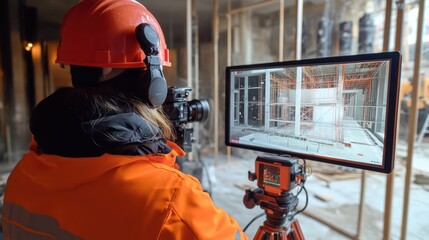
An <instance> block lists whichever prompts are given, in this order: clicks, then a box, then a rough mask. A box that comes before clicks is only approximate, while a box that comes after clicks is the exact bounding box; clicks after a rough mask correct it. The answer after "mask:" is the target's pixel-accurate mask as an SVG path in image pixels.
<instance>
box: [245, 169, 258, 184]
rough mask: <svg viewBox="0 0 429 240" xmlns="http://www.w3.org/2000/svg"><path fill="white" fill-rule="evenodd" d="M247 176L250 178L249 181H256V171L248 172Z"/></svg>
mask: <svg viewBox="0 0 429 240" xmlns="http://www.w3.org/2000/svg"><path fill="white" fill-rule="evenodd" d="M247 178H248V179H249V181H252V182H253V181H255V180H256V173H252V172H251V171H248V172H247Z"/></svg>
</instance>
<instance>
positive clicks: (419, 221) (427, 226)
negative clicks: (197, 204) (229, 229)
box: [203, 145, 429, 240]
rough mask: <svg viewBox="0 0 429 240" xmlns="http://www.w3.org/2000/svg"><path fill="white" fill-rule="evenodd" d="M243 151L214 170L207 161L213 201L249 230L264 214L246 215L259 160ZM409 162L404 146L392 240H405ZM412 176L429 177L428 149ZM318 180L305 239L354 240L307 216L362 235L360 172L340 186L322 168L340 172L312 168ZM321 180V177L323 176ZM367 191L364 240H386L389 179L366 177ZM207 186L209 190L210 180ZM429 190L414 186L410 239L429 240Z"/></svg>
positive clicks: (312, 185)
mask: <svg viewBox="0 0 429 240" xmlns="http://www.w3.org/2000/svg"><path fill="white" fill-rule="evenodd" d="M246 151H247V150H244V151H240V156H241V157H235V156H233V157H232V159H231V160H230V161H227V160H226V156H225V155H220V156H219V160H218V164H217V166H216V167H214V166H213V165H212V163H211V161H212V160H211V158H210V156H205V157H203V160H204V161H205V162H206V163H207V165H208V166H209V167H208V172H210V175H211V176H212V177H211V182H212V197H213V199H214V202H215V204H216V205H218V206H220V207H222V208H224V209H225V210H226V211H227V212H228V213H229V214H230V215H232V216H233V217H234V218H235V219H236V220H237V221H238V222H239V224H240V226H242V228H244V227H245V226H246V225H247V224H248V223H249V221H250V220H251V219H252V218H253V217H255V216H256V215H258V214H259V213H262V212H263V211H262V210H261V209H260V207H259V206H256V207H255V208H253V209H247V208H246V207H245V206H244V205H243V203H242V200H243V196H244V190H243V188H242V187H243V186H246V185H247V186H253V187H254V186H256V184H255V183H254V182H250V181H248V179H247V171H248V170H251V171H253V170H254V159H255V157H256V156H257V155H258V154H261V153H256V152H252V151H247V152H246ZM405 156H406V146H404V145H399V146H398V147H397V154H396V166H395V182H394V199H393V209H392V215H393V217H392V225H391V226H392V227H391V228H392V233H391V236H392V239H400V236H401V225H402V211H403V210H402V209H403V198H404V197H403V196H404V185H405V180H404V176H405V168H404V165H405V160H404V159H405ZM413 162H414V163H413V174H416V173H424V174H429V148H427V147H416V149H415V152H414V160H413ZM310 164H311V165H312V168H313V171H314V173H313V175H312V176H310V177H309V178H308V179H307V181H306V183H305V186H306V189H307V190H308V195H309V203H308V207H307V209H306V211H305V212H304V213H302V214H299V215H297V216H296V219H298V221H299V223H300V225H301V229H302V231H303V233H304V236H305V238H306V239H310V240H313V239H314V240H318V239H333V240H336V239H338V240H340V239H350V238H349V237H347V236H345V235H343V234H341V233H339V232H338V231H335V230H333V229H331V228H330V227H328V226H326V225H325V224H322V223H320V222H318V221H316V220H314V219H313V218H312V217H309V216H307V214H312V215H315V216H317V217H319V218H323V219H326V220H327V221H329V222H330V223H332V224H334V225H336V226H339V228H340V229H343V230H344V231H346V232H347V233H349V234H350V235H355V234H356V232H357V216H358V203H359V198H360V185H361V177H360V171H356V170H353V169H345V170H344V169H343V170H344V171H349V172H350V173H348V174H345V175H344V176H348V177H342V178H340V179H337V180H332V181H330V182H329V181H328V180H327V179H326V178H323V179H321V178H320V174H317V173H318V172H319V171H318V170H319V168H323V169H332V168H334V169H336V168H337V167H336V166H333V165H329V164H319V163H316V162H310ZM318 175H319V176H318ZM366 175H367V177H366V191H365V207H364V209H365V210H364V224H363V228H362V232H361V237H360V239H365V240H367V239H368V240H371V239H375V240H377V239H383V225H384V223H383V213H384V204H385V197H384V195H385V191H386V190H385V182H386V176H385V175H383V174H379V173H373V172H367V173H366ZM203 185H204V186H208V181H207V179H206V180H205V181H204V179H203ZM299 199H300V204H299V206H298V208H301V207H302V206H303V205H304V202H305V197H304V194H303V193H302V194H300V196H299ZM427 199H429V185H421V184H416V183H414V182H413V183H412V185H411V194H410V207H409V218H408V219H409V220H408V231H407V239H412V240H424V239H427V236H428V235H429V220H428V218H427V216H428V215H429V203H428V202H427V201H428V200H427ZM264 220H265V217H261V218H259V219H258V220H256V221H255V222H254V223H253V224H252V225H251V226H250V227H249V228H248V229H247V231H246V233H247V234H248V236H249V237H250V239H253V236H254V234H255V233H256V231H257V229H258V227H259V226H260V225H261V224H262V223H263V221H264Z"/></svg>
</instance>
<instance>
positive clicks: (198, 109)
mask: <svg viewBox="0 0 429 240" xmlns="http://www.w3.org/2000/svg"><path fill="white" fill-rule="evenodd" d="M188 106H189V113H190V114H189V115H188V121H189V122H194V121H197V122H202V121H205V120H206V119H207V118H208V117H209V114H210V105H209V102H208V101H207V100H196V99H194V100H192V101H189V102H188Z"/></svg>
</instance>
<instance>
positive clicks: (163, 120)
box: [30, 0, 174, 157]
mask: <svg viewBox="0 0 429 240" xmlns="http://www.w3.org/2000/svg"><path fill="white" fill-rule="evenodd" d="M56 62H57V63H60V64H64V65H70V69H71V77H72V82H73V85H74V87H73V88H63V89H59V90H58V91H56V92H55V93H54V94H52V95H51V96H49V97H48V98H46V99H44V100H43V101H42V102H40V103H39V104H38V105H37V107H36V108H35V110H34V112H33V114H32V118H31V124H30V125H31V127H30V129H31V131H32V133H33V135H34V138H35V140H36V142H37V143H38V145H39V147H40V148H41V150H42V151H43V152H46V153H50V154H57V155H62V156H72V157H82V156H97V155H100V154H103V153H114V154H117V153H119V154H132V155H133V154H141V153H147V152H149V153H158V152H162V153H165V151H168V147H166V145H165V144H164V140H165V139H167V140H173V138H174V136H173V131H172V128H171V123H170V121H169V119H168V118H167V117H166V116H165V115H164V114H162V108H157V107H158V106H160V105H162V103H163V102H164V100H165V97H166V95H167V83H166V81H165V79H164V76H163V73H162V66H168V65H170V63H169V60H168V50H167V48H166V44H165V39H164V35H163V33H162V31H161V28H160V26H159V24H158V22H157V21H156V20H155V18H154V17H153V16H152V14H151V13H150V12H149V11H148V10H146V8H145V7H143V6H142V5H141V4H140V3H138V2H136V1H133V0H83V1H80V2H79V3H78V4H77V5H76V6H74V7H73V8H71V9H70V10H69V11H68V12H67V13H66V15H65V17H64V20H63V23H62V26H61V39H60V43H59V46H58V53H57V60H56ZM139 116H140V117H139ZM143 123H144V124H143ZM142 124H143V125H142ZM142 126H146V127H145V128H142ZM117 130H118V131H119V130H121V131H120V133H118V134H120V135H118V134H117V132H116V131H117ZM112 131H113V133H112ZM98 133H100V134H98ZM121 134H122V135H121ZM113 136H114V137H113ZM112 144H113V145H112Z"/></svg>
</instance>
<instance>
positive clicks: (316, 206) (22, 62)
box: [0, 0, 429, 239]
mask: <svg viewBox="0 0 429 240" xmlns="http://www.w3.org/2000/svg"><path fill="white" fill-rule="evenodd" d="M77 2H79V1H77V0H63V1H55V0H2V1H1V2H0V37H1V43H0V164H1V167H0V172H1V173H2V176H3V177H2V180H1V181H2V184H1V185H2V186H4V184H5V181H6V179H7V175H8V173H9V172H10V170H11V169H12V168H13V166H14V165H15V164H16V162H17V161H18V160H19V159H20V158H21V156H22V154H24V153H25V152H26V151H27V150H28V146H29V142H30V140H31V134H30V131H29V129H28V122H29V117H30V114H31V111H32V109H33V108H34V106H35V105H36V104H37V103H38V102H39V101H40V100H42V99H43V98H45V97H46V96H48V95H49V94H51V93H52V92H53V91H55V90H56V89H58V88H60V87H63V86H70V85H71V80H70V78H69V75H68V69H67V68H66V69H63V68H60V66H59V65H58V64H55V58H56V49H57V45H58V39H59V31H60V24H61V20H62V17H63V15H64V13H65V12H66V11H67V10H68V9H69V8H70V7H72V6H73V5H74V4H76V3H77ZM139 2H141V3H142V4H143V5H144V6H145V7H146V8H147V9H148V10H149V11H150V12H152V14H153V15H154V16H155V17H156V19H157V20H158V21H159V22H160V24H161V26H162V28H163V31H164V35H165V37H166V41H167V47H168V48H169V50H170V61H171V62H172V67H170V68H168V67H165V68H164V72H165V75H166V79H167V81H168V84H169V85H175V86H180V87H185V86H188V87H191V88H192V89H193V91H192V95H191V96H190V98H189V100H191V99H192V98H197V99H207V100H208V101H209V102H210V105H211V114H210V117H209V119H208V121H206V122H204V123H194V124H193V127H194V136H195V137H196V139H197V141H196V143H195V144H194V145H193V152H192V154H191V157H190V160H191V161H194V162H198V163H199V164H195V166H192V164H190V167H189V168H190V170H189V171H190V173H191V174H194V175H197V176H198V178H199V179H200V180H201V181H202V183H203V185H204V186H205V188H207V189H209V192H210V193H211V194H212V197H213V199H214V200H215V203H216V204H217V205H219V206H221V207H223V208H225V209H226V210H227V211H228V212H229V213H230V214H231V215H233V217H235V218H236V219H237V220H238V221H239V223H240V225H241V226H242V227H244V226H245V225H246V224H247V223H248V222H249V221H250V220H251V219H252V217H253V216H254V215H256V213H255V211H256V210H252V211H250V210H247V209H245V208H244V207H243V206H242V202H241V201H242V199H241V198H242V195H243V194H244V188H245V185H246V184H248V183H247V182H248V181H247V170H252V169H251V168H252V167H253V161H254V159H255V156H257V155H258V154H259V153H258V152H253V151H249V150H241V149H231V148H229V147H226V146H225V144H224V137H225V134H224V132H225V128H224V125H225V103H224V100H225V91H224V89H225V67H226V66H230V65H241V64H253V63H265V62H275V61H287V60H295V59H308V58H317V57H329V56H341V55H353V54H360V53H376V52H383V51H393V50H397V51H400V52H401V53H402V69H401V84H400V86H401V87H400V102H401V105H400V107H399V121H398V134H397V135H398V139H397V150H396V160H395V171H394V172H393V173H391V174H389V175H383V174H378V173H369V172H366V171H361V170H356V169H347V168H344V167H338V166H334V165H328V164H321V163H310V164H312V168H313V172H314V174H313V176H312V177H311V179H309V181H308V183H307V186H308V188H309V198H310V202H309V209H308V210H306V211H305V212H304V214H302V215H303V216H302V218H300V221H301V222H302V223H301V227H302V229H303V231H304V234H305V235H307V234H308V235H307V236H309V237H307V238H308V239H335V238H338V239H406V238H409V239H427V237H426V236H428V234H429V230H428V229H429V223H428V221H427V218H426V217H424V216H427V214H429V205H428V204H427V203H426V202H425V201H424V199H428V197H429V193H428V190H429V152H428V150H427V149H429V148H428V147H429V137H428V136H426V134H427V133H429V129H428V128H429V126H428V125H429V123H428V122H429V118H428V116H429V14H428V13H429V4H428V3H427V1H426V3H425V1H424V0H420V1H404V0H400V1H390V0H381V1H378V0H355V1H349V0H295V1H292V0H288V1H286V0H212V1H208V0H200V1H197V0H175V1H149V0H139ZM413 88H414V89H413ZM413 90H414V91H413ZM238 171H239V172H238ZM230 198H231V199H230ZM259 211H260V209H259ZM345 223H347V224H345ZM259 224H260V223H259ZM254 225H256V226H255V227H257V225H258V224H254ZM252 231H253V232H252ZM254 231H256V230H255V229H249V232H248V234H249V236H252V234H254ZM333 236H335V238H334V237H333Z"/></svg>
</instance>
